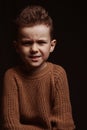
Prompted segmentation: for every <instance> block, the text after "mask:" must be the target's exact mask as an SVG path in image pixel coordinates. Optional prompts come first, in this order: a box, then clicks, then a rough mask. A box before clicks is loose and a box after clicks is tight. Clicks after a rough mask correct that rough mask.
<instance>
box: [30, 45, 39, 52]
mask: <svg viewBox="0 0 87 130" xmlns="http://www.w3.org/2000/svg"><path fill="white" fill-rule="evenodd" d="M36 52H38V47H37V44H36V43H33V44H32V46H31V53H36Z"/></svg>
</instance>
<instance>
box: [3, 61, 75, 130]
mask: <svg viewBox="0 0 87 130" xmlns="http://www.w3.org/2000/svg"><path fill="white" fill-rule="evenodd" d="M74 128H75V126H74V122H73V118H72V109H71V104H70V97H69V88H68V82H67V76H66V72H65V70H64V69H63V68H62V67H61V66H59V65H55V64H52V63H49V62H47V66H46V67H45V68H44V69H43V70H40V72H39V71H37V72H33V73H32V74H29V73H26V72H25V71H21V69H20V68H18V67H15V68H11V69H9V70H8V71H7V72H6V73H5V76H4V91H3V116H2V130H73V129H74Z"/></svg>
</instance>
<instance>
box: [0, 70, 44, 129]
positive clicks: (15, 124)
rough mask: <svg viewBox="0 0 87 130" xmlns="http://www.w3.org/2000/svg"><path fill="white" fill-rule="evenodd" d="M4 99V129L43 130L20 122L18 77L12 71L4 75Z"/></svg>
mask: <svg viewBox="0 0 87 130" xmlns="http://www.w3.org/2000/svg"><path fill="white" fill-rule="evenodd" d="M3 87H4V88H3V99H2V130H42V129H41V128H38V127H34V126H31V125H23V124H21V122H20V114H19V102H18V88H17V84H16V79H15V77H14V75H13V74H12V73H11V72H7V73H6V74H5V76H4V85H3Z"/></svg>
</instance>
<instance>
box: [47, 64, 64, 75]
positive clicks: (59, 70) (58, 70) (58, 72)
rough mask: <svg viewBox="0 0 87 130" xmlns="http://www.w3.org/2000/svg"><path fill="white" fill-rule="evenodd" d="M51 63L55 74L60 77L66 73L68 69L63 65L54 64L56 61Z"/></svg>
mask: <svg viewBox="0 0 87 130" xmlns="http://www.w3.org/2000/svg"><path fill="white" fill-rule="evenodd" d="M50 64H51V66H52V67H51V68H52V71H53V75H54V76H55V77H56V76H57V77H60V76H62V75H66V70H65V69H64V68H63V67H62V66H61V65H58V64H54V63H50Z"/></svg>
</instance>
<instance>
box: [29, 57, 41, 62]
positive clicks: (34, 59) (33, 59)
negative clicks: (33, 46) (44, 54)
mask: <svg viewBox="0 0 87 130" xmlns="http://www.w3.org/2000/svg"><path fill="white" fill-rule="evenodd" d="M40 57H41V56H29V58H30V59H31V60H32V61H38V60H39V58H40Z"/></svg>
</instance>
